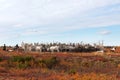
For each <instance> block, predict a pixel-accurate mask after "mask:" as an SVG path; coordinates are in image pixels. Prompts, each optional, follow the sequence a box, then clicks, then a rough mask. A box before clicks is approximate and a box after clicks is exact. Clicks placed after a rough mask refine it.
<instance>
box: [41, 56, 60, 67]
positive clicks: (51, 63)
mask: <svg viewBox="0 0 120 80" xmlns="http://www.w3.org/2000/svg"><path fill="white" fill-rule="evenodd" d="M43 62H44V63H45V65H46V66H47V68H49V69H52V68H53V67H55V65H56V64H58V60H57V58H56V57H52V58H49V59H46V60H44V61H43Z"/></svg>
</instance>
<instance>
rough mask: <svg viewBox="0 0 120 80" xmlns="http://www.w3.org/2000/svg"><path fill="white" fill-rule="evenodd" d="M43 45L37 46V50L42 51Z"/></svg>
mask: <svg viewBox="0 0 120 80" xmlns="http://www.w3.org/2000/svg"><path fill="white" fill-rule="evenodd" d="M42 49H43V47H42V46H35V50H36V51H38V52H42Z"/></svg>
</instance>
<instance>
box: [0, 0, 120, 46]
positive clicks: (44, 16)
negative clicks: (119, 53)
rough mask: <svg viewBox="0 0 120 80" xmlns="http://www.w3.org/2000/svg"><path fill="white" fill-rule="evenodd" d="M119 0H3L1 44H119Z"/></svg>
mask: <svg viewBox="0 0 120 80" xmlns="http://www.w3.org/2000/svg"><path fill="white" fill-rule="evenodd" d="M119 34H120V0H0V45H3V44H6V45H16V44H21V42H28V43H33V42H40V43H46V42H65V43H68V42H75V43H76V42H81V41H83V42H84V43H98V42H99V41H104V45H111V46H113V45H114V46H120V37H119Z"/></svg>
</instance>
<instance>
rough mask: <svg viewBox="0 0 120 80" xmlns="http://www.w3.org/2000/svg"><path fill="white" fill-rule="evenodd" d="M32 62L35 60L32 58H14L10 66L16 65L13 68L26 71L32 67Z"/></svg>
mask: <svg viewBox="0 0 120 80" xmlns="http://www.w3.org/2000/svg"><path fill="white" fill-rule="evenodd" d="M32 61H34V58H33V57H31V56H13V57H12V58H11V59H10V61H9V62H8V63H9V65H15V66H13V67H16V68H19V69H25V68H29V67H32V65H31V62H32Z"/></svg>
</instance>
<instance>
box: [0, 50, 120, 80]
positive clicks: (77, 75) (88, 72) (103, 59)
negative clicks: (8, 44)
mask: <svg viewBox="0 0 120 80" xmlns="http://www.w3.org/2000/svg"><path fill="white" fill-rule="evenodd" d="M0 80H120V54H119V53H114V54H111V55H103V56H101V55H94V53H65V52H64V53H33V52H31V53H30V52H29V53H23V52H6V51H2V50H0Z"/></svg>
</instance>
